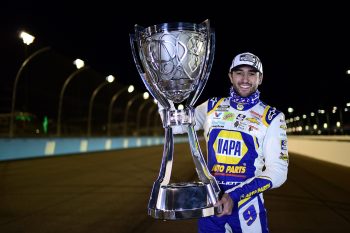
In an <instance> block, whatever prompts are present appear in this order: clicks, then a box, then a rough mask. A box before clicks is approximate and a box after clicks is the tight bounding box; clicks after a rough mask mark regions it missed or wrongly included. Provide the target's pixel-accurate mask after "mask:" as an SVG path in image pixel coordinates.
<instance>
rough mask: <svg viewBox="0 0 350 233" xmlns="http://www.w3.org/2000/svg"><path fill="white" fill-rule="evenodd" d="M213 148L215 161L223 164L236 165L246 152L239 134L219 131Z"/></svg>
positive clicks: (246, 149)
mask: <svg viewBox="0 0 350 233" xmlns="http://www.w3.org/2000/svg"><path fill="white" fill-rule="evenodd" d="M213 147H214V150H215V151H216V160H217V161H218V163H223V164H238V163H239V162H240V161H241V159H242V158H243V157H244V155H245V154H246V153H247V151H248V148H247V146H246V145H245V143H244V141H243V138H242V135H241V133H240V132H235V131H224V130H223V131H221V132H220V133H219V135H218V136H217V138H216V140H215V142H214V144H213Z"/></svg>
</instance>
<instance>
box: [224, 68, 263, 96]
mask: <svg viewBox="0 0 350 233" xmlns="http://www.w3.org/2000/svg"><path fill="white" fill-rule="evenodd" d="M228 76H229V77H230V81H231V83H232V86H233V89H235V91H236V92H237V93H238V94H239V95H240V96H242V97H247V96H249V95H251V94H252V93H254V92H255V91H256V90H257V89H258V86H259V85H260V84H261V82H262V78H263V76H262V74H260V73H259V72H257V71H256V70H255V69H254V68H252V67H250V66H241V67H239V68H238V69H236V70H234V71H232V72H230V73H229V75H228Z"/></svg>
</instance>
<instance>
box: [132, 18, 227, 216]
mask: <svg viewBox="0 0 350 233" xmlns="http://www.w3.org/2000/svg"><path fill="white" fill-rule="evenodd" d="M130 44H131V50H132V54H133V58H134V62H135V64H136V68H137V70H138V72H139V74H140V76H141V79H142V81H143V83H144V85H145V86H146V88H147V90H148V91H149V92H150V93H151V94H152V96H153V97H154V98H155V99H156V100H157V101H158V102H159V104H161V105H162V106H163V107H164V110H163V111H162V112H161V114H162V119H163V127H164V130H165V143H164V150H163V157H162V162H161V166H160V171H159V175H158V178H157V180H156V181H155V182H154V184H153V188H152V192H151V196H150V200H149V203H148V214H149V215H150V216H152V217H153V218H156V219H163V220H177V219H190V218H199V217H206V216H211V215H215V214H217V213H220V212H221V206H215V204H216V202H217V201H218V200H219V195H220V192H221V191H220V188H219V186H218V184H217V182H216V180H215V178H214V177H213V176H212V175H211V174H210V171H209V170H208V168H207V166H206V162H205V160H204V158H203V154H202V152H201V150H200V145H199V142H198V138H197V135H196V132H195V130H194V125H195V118H194V107H193V105H194V104H195V102H196V101H197V99H198V97H199V95H200V93H201V92H202V90H203V88H204V86H205V84H206V81H207V79H208V77H209V73H210V70H211V67H212V64H213V60H214V50H215V32H214V31H213V30H212V29H211V28H210V22H209V20H205V21H204V22H202V23H200V24H194V23H184V22H176V23H163V24H159V25H154V26H150V27H146V28H145V27H141V26H139V25H135V33H134V34H130ZM185 100H186V104H185V107H184V109H183V110H174V108H171V106H172V103H182V102H183V101H185ZM179 125H180V126H182V127H185V128H186V129H187V134H188V140H189V144H190V149H191V154H192V157H193V161H194V164H195V168H196V172H197V175H198V178H199V181H193V182H180V183H170V177H171V170H172V165H173V153H174V135H173V131H172V128H171V127H172V126H179Z"/></svg>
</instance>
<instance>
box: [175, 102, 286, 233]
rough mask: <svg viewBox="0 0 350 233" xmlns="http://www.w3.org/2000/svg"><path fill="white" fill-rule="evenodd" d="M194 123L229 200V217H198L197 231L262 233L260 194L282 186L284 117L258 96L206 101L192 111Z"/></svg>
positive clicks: (181, 130)
mask: <svg viewBox="0 0 350 233" xmlns="http://www.w3.org/2000/svg"><path fill="white" fill-rule="evenodd" d="M195 120H196V125H195V129H196V130H200V129H203V130H204V137H205V140H206V142H207V152H208V154H207V156H208V157H207V166H208V168H209V170H210V172H211V174H212V175H213V176H214V177H215V178H216V180H217V182H218V184H219V186H220V188H221V190H222V191H223V192H226V193H228V194H229V195H230V197H231V198H232V200H233V202H234V207H233V210H232V214H231V215H225V216H222V217H217V216H210V217H204V218H201V219H199V221H198V230H199V232H210V233H213V232H235V233H236V232H253V233H259V232H268V225H267V215H266V210H265V207H264V199H263V192H264V191H266V190H269V189H272V188H277V187H279V186H280V185H282V184H283V183H284V182H285V181H286V179H287V172H288V148H287V134H286V123H285V117H284V114H283V113H282V112H280V111H278V110H277V109H276V108H273V107H271V106H268V105H266V104H264V103H263V102H262V101H260V100H259V98H256V99H255V101H253V102H252V103H250V102H249V103H237V102H235V101H234V99H233V98H232V97H227V98H211V99H209V100H207V101H206V102H204V103H203V104H201V105H199V106H197V107H196V109H195ZM185 131H186V130H185V128H184V127H182V126H175V127H173V132H174V133H175V134H178V133H184V132H185Z"/></svg>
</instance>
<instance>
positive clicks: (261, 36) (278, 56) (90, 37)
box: [0, 1, 350, 117]
mask: <svg viewBox="0 0 350 233" xmlns="http://www.w3.org/2000/svg"><path fill="white" fill-rule="evenodd" d="M12 2H14V1H12ZM218 2H219V1H218ZM225 2H229V1H225ZM187 3H188V2H187ZM83 4H84V5H81V6H79V5H78V4H77V3H74V4H73V3H63V2H62V1H57V2H53V3H51V2H49V1H45V2H43V3H41V4H39V3H36V4H33V3H31V4H29V3H24V2H23V3H21V2H20V1H16V2H15V3H12V4H11V5H10V4H9V3H7V4H6V3H5V6H2V14H1V17H2V20H1V24H2V26H1V31H2V32H1V34H2V35H1V45H0V46H1V53H0V58H1V60H0V61H1V79H0V80H1V81H0V83H1V85H0V88H1V89H0V93H1V95H0V106H1V107H0V113H6V112H10V109H11V94H12V87H13V81H14V78H15V76H16V72H17V71H18V69H19V67H20V65H21V63H22V62H23V59H24V57H25V56H26V55H27V56H28V55H30V54H32V53H33V52H35V51H37V50H38V49H40V48H44V47H46V46H50V47H51V48H52V51H51V52H50V54H47V55H45V56H42V58H41V59H42V61H41V62H42V63H41V65H38V64H37V65H35V62H33V65H32V67H31V68H29V67H30V66H28V71H26V72H28V73H27V74H26V75H27V76H28V77H25V78H23V79H22V80H21V81H20V82H19V84H18V85H19V86H18V90H19V92H20V93H19V94H18V97H17V99H18V105H19V106H18V108H20V107H21V106H25V105H26V104H28V102H30V101H31V102H35V104H33V103H32V106H34V105H36V107H35V111H40V107H39V104H37V103H38V102H36V101H37V100H38V98H39V99H41V101H42V103H44V105H50V103H49V102H48V101H47V102H45V101H44V99H49V96H52V99H53V100H55V101H57V98H58V97H57V95H58V93H59V90H60V88H61V85H62V84H63V82H64V80H65V79H66V78H67V76H68V75H69V74H70V73H71V72H73V71H74V67H73V65H72V64H71V61H73V60H74V59H76V58H81V59H83V60H84V61H85V62H86V64H87V65H88V66H89V67H91V69H92V70H93V71H94V72H95V74H94V75H95V76H96V78H95V80H94V81H91V80H90V81H89V82H88V81H87V82H86V83H84V84H82V83H81V84H76V85H79V88H78V87H76V89H79V91H83V90H84V88H87V86H88V85H90V86H95V87H96V86H97V85H98V83H100V82H101V81H102V80H103V77H104V76H107V75H109V74H112V75H114V76H116V78H117V82H118V83H117V84H116V85H119V84H120V85H129V84H133V85H135V86H136V88H137V89H138V90H139V91H140V92H143V91H145V90H146V89H145V87H144V86H143V83H142V81H141V79H140V78H139V76H138V73H137V70H136V67H135V65H134V62H133V59H132V55H131V49H130V44H129V33H132V32H133V30H134V25H135V24H139V25H141V26H145V27H147V26H151V25H154V24H160V23H166V22H192V23H200V22H202V21H204V20H206V19H209V20H210V22H211V25H212V27H213V28H214V29H215V33H216V44H215V46H216V51H215V58H214V63H213V68H212V70H211V73H210V76H209V79H208V82H207V85H206V87H205V89H204V91H203V93H202V95H201V96H200V98H199V100H198V101H197V103H196V105H197V104H199V103H201V102H202V101H204V100H206V99H207V98H209V97H212V96H227V95H228V93H229V79H228V76H227V72H228V68H229V66H230V63H231V61H232V59H233V57H234V55H236V54H237V53H240V52H247V51H249V52H252V53H254V54H256V55H258V56H259V57H260V59H261V61H262V64H263V68H264V80H263V84H262V85H261V86H260V87H259V90H260V91H261V99H262V100H263V101H264V102H266V103H267V104H269V105H272V106H275V107H277V108H278V109H280V110H282V111H284V112H286V111H287V108H288V107H293V108H294V109H295V112H296V113H307V112H310V111H315V110H316V109H319V108H330V107H331V106H334V105H335V106H345V103H347V102H350V94H349V93H350V92H349V90H348V88H349V84H350V76H349V75H347V74H346V70H347V69H350V56H349V54H350V33H349V31H348V29H349V25H350V24H349V22H350V20H349V17H348V13H347V12H345V10H346V9H347V8H346V7H344V6H340V5H337V6H327V5H320V4H318V5H315V6H312V7H311V6H310V7H306V6H304V5H288V4H287V3H284V5H283V6H280V5H274V6H273V9H272V8H271V7H272V6H268V5H265V6H263V5H253V4H252V3H250V2H247V3H245V4H244V3H241V4H239V5H237V4H233V3H232V4H230V5H227V4H226V3H225V4H223V3H222V4H219V3H211V4H210V5H208V6H204V3H203V2H199V3H198V4H197V5H196V6H195V5H194V4H193V6H189V5H184V4H181V2H180V1H174V2H173V4H171V2H168V3H167V4H166V5H165V6H163V5H162V4H158V5H156V3H155V2H152V3H149V4H147V3H143V4H140V3H136V2H133V3H131V2H130V3H128V2H125V4H126V5H129V6H128V7H127V6H123V7H122V6H118V4H120V3H117V2H114V3H113V4H112V3H103V1H95V2H94V3H87V2H86V1H85V3H83ZM169 4H170V5H169ZM263 7H264V8H265V10H264V9H263ZM159 8H161V9H163V10H159ZM267 9H270V10H267ZM21 29H23V30H26V31H28V32H29V33H31V34H33V35H35V36H36V39H35V41H34V43H33V44H32V45H30V46H29V47H28V48H27V49H25V46H24V45H23V43H22V41H21V40H20V39H19V38H18V32H19V30H21ZM38 60H40V59H39V58H38ZM44 60H45V61H44ZM37 62H39V61H37ZM45 62H46V63H45ZM30 69H31V71H29V70H30ZM30 72H33V74H35V75H32V76H31V75H30ZM34 76H35V78H34ZM91 79H93V78H91ZM98 79H99V80H98ZM40 80H41V81H40ZM28 89H29V90H28ZM90 89H91V88H90ZM30 95H36V96H37V98H36V99H34V98H33V97H31V96H30ZM54 95H56V97H53V96H54ZM38 96H39V97H38ZM46 97H47V98H46ZM52 106H53V107H52V108H51V110H47V109H49V108H48V107H47V108H45V109H46V110H47V111H52V112H51V113H48V114H52V115H53V117H54V115H55V114H56V113H55V109H57V107H56V106H57V102H55V103H52ZM32 108H33V109H34V107H32ZM29 110H30V109H29Z"/></svg>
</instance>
